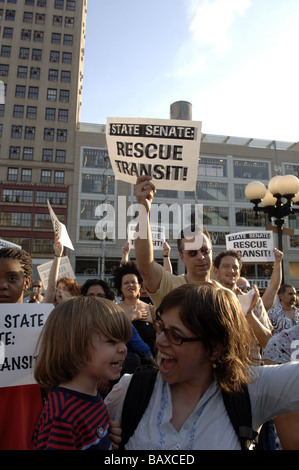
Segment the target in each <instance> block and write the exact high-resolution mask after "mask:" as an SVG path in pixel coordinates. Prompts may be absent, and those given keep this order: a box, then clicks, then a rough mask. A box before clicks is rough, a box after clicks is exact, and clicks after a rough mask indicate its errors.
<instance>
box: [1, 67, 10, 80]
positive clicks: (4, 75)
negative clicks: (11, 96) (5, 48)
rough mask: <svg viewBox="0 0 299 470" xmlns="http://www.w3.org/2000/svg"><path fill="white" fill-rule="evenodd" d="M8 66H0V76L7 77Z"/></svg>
mask: <svg viewBox="0 0 299 470" xmlns="http://www.w3.org/2000/svg"><path fill="white" fill-rule="evenodd" d="M8 70H9V65H4V64H0V76H1V77H8Z"/></svg>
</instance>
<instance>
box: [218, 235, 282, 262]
mask: <svg viewBox="0 0 299 470" xmlns="http://www.w3.org/2000/svg"><path fill="white" fill-rule="evenodd" d="M226 248H227V249H228V250H236V251H239V252H240V253H241V256H242V261H243V262H245V263H246V262H247V263H261V262H268V261H274V252H273V249H274V245H273V232H272V231H271V230H269V231H258V232H254V231H249V232H239V233H232V234H230V235H226Z"/></svg>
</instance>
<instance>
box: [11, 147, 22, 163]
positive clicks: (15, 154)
mask: <svg viewBox="0 0 299 470" xmlns="http://www.w3.org/2000/svg"><path fill="white" fill-rule="evenodd" d="M20 152H21V147H9V158H10V160H19V159H20Z"/></svg>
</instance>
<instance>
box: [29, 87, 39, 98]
mask: <svg viewBox="0 0 299 470" xmlns="http://www.w3.org/2000/svg"><path fill="white" fill-rule="evenodd" d="M28 98H31V99H32V100H37V99H38V87H36V86H30V87H29V90H28Z"/></svg>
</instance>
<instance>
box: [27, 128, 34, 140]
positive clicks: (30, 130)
mask: <svg viewBox="0 0 299 470" xmlns="http://www.w3.org/2000/svg"><path fill="white" fill-rule="evenodd" d="M25 139H31V140H34V139H35V127H32V126H26V127H25Z"/></svg>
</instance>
